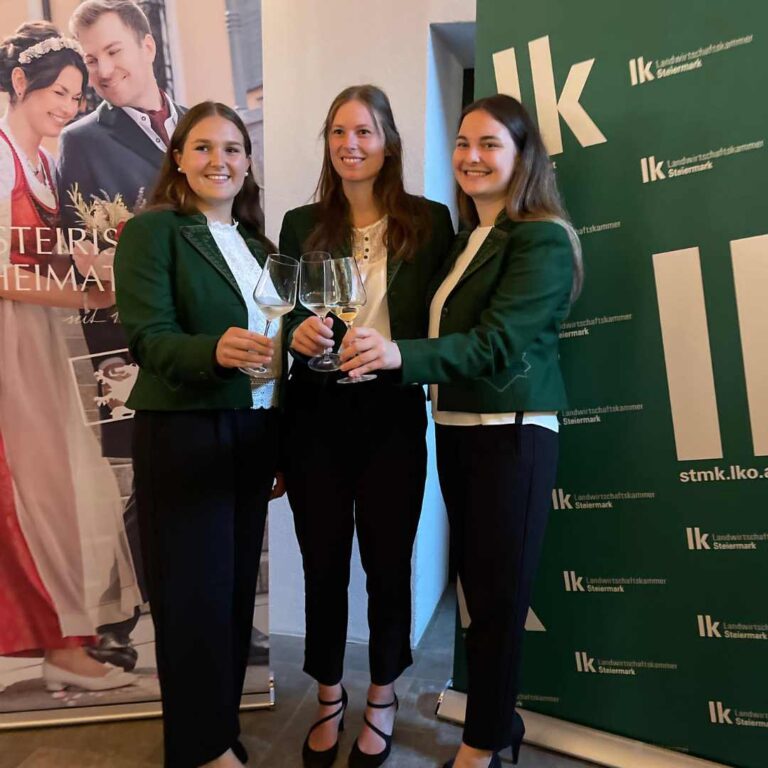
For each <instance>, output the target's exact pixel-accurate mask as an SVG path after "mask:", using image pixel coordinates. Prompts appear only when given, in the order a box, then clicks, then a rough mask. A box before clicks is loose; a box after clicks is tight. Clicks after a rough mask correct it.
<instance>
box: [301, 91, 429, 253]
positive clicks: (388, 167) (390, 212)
mask: <svg viewBox="0 0 768 768" xmlns="http://www.w3.org/2000/svg"><path fill="white" fill-rule="evenodd" d="M348 101H359V102H360V103H361V104H363V105H365V107H366V108H367V109H368V111H369V112H370V113H371V117H372V118H373V121H374V123H375V125H376V127H377V128H378V129H379V130H380V131H381V133H382V135H383V136H384V152H385V158H384V165H383V166H382V168H381V170H380V171H379V174H378V176H377V177H376V181H375V182H374V184H373V194H374V197H375V198H376V200H377V202H378V203H379V205H380V206H381V208H382V210H383V212H384V213H385V214H386V215H387V217H388V219H387V234H386V246H387V249H388V250H389V251H390V253H391V254H392V255H393V257H394V258H395V259H403V260H404V261H411V260H412V259H413V258H414V256H415V255H416V252H417V251H418V249H419V247H420V246H421V245H423V244H424V243H425V242H426V240H427V238H428V237H429V234H430V230H431V217H430V213H429V208H428V207H427V204H426V202H425V201H424V199H423V198H419V197H413V196H411V195H408V194H407V193H406V191H405V186H404V184H403V144H402V141H401V140H400V134H399V133H398V131H397V126H396V125H395V118H394V117H393V115H392V107H391V106H390V103H389V99H388V98H387V95H386V94H385V93H384V91H382V90H381V88H377V87H376V86H375V85H353V86H351V87H349V88H345V89H344V90H343V91H342V92H341V93H340V94H339V95H338V96H337V97H336V98H335V99H334V100H333V102H332V103H331V107H330V109H329V110H328V115H327V116H326V118H325V123H324V124H323V132H322V133H323V141H324V144H325V148H324V152H323V167H322V170H321V171H320V179H319V181H318V182H317V188H316V189H315V200H316V201H317V202H318V204H319V207H320V210H319V215H318V220H317V224H316V225H315V227H314V229H313V230H312V231H311V232H310V234H309V236H308V237H307V241H306V242H305V243H304V248H306V249H307V250H309V251H314V250H322V251H333V250H336V249H338V248H341V247H343V246H344V245H346V244H347V243H349V242H350V240H351V238H352V217H351V212H350V207H349V201H348V200H347V198H346V195H345V194H344V188H343V186H342V181H341V177H340V176H339V174H338V173H336V171H335V169H334V167H333V163H332V162H331V151H330V146H329V142H328V138H329V136H330V132H331V128H332V127H333V121H334V118H335V117H336V113H337V112H338V111H339V108H340V107H342V106H343V105H344V104H346V103H347V102H348Z"/></svg>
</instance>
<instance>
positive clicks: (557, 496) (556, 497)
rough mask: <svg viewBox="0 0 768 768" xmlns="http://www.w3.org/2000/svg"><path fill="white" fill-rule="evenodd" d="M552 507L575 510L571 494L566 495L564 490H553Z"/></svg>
mask: <svg viewBox="0 0 768 768" xmlns="http://www.w3.org/2000/svg"><path fill="white" fill-rule="evenodd" d="M552 507H553V509H573V504H571V494H570V493H564V492H563V489H562V488H553V489H552Z"/></svg>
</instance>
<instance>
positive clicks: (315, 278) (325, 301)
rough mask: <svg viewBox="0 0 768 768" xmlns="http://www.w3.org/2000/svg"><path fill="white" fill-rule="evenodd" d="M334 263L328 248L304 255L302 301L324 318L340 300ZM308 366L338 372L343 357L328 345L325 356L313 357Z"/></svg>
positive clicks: (300, 289) (318, 369)
mask: <svg viewBox="0 0 768 768" xmlns="http://www.w3.org/2000/svg"><path fill="white" fill-rule="evenodd" d="M332 262H333V259H331V254H330V253H326V252H325V251H310V252H309V253H305V254H303V255H302V257H301V278H300V283H299V301H300V302H301V303H302V304H303V305H304V306H305V307H306V308H307V309H308V310H309V311H310V312H313V313H314V314H315V315H317V317H319V318H320V319H321V320H323V319H324V318H325V316H326V315H327V314H328V313H329V312H330V311H331V308H332V307H333V306H334V304H335V303H336V292H337V286H336V279H335V278H336V275H335V273H334V270H333V267H332ZM307 365H308V366H309V367H310V368H311V369H312V370H313V371H321V372H328V371H336V370H338V368H339V356H338V355H337V354H336V353H335V352H331V350H330V348H328V349H326V350H325V351H324V352H323V354H322V355H317V356H315V357H312V358H310V360H309V362H308V363H307Z"/></svg>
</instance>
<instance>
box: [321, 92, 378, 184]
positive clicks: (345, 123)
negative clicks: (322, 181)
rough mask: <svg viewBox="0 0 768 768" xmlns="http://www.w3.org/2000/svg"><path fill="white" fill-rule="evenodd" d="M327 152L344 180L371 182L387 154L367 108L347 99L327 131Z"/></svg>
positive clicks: (349, 182) (349, 181)
mask: <svg viewBox="0 0 768 768" xmlns="http://www.w3.org/2000/svg"><path fill="white" fill-rule="evenodd" d="M327 141H328V153H329V155H330V158H331V164H332V165H333V168H334V170H335V171H336V173H338V174H339V176H340V177H341V180H342V183H343V184H344V185H345V186H346V185H347V184H360V183H368V184H372V183H373V182H374V181H375V180H376V177H377V176H378V175H379V171H380V170H381V168H382V166H383V165H384V160H385V157H386V149H385V141H384V135H383V133H382V131H381V128H379V125H378V122H377V121H376V120H375V119H374V116H373V115H372V114H371V111H370V110H369V109H368V107H367V106H366V105H365V104H363V103H362V102H360V101H355V100H353V101H347V102H346V103H344V104H342V105H341V106H340V107H339V108H338V109H337V110H336V114H335V115H334V116H333V120H332V121H331V127H330V130H329V131H328V137H327Z"/></svg>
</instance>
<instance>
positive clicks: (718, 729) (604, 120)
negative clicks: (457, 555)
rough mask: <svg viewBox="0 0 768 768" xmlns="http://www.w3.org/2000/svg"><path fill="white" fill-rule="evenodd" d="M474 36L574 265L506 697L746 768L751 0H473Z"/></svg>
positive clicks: (763, 447)
mask: <svg viewBox="0 0 768 768" xmlns="http://www.w3.org/2000/svg"><path fill="white" fill-rule="evenodd" d="M477 31H478V34H477V95H478V96H482V95H488V94H490V93H494V92H496V91H503V92H505V93H510V94H512V95H515V96H518V97H519V98H521V99H522V101H523V102H524V103H525V104H526V105H527V106H528V108H529V109H530V111H531V113H532V114H533V115H534V116H535V117H536V119H537V121H538V124H539V127H540V128H541V130H542V133H543V135H544V137H545V141H546V143H547V147H548V149H549V151H550V154H551V155H552V160H553V162H554V163H555V165H556V169H557V174H558V178H559V181H560V185H561V189H562V190H563V193H564V196H565V200H566V204H567V206H568V209H569V211H570V213H571V216H572V218H573V221H574V224H575V226H576V227H577V229H578V232H579V234H580V236H581V239H582V244H583V247H584V256H585V265H586V287H585V291H584V294H583V296H582V298H581V299H580V300H579V301H578V303H577V304H576V305H575V307H574V309H573V312H572V314H571V316H570V317H569V318H568V321H567V322H566V324H565V325H564V327H563V332H562V338H561V354H562V360H563V365H564V369H565V376H566V382H567V384H568V388H569V395H570V402H571V410H570V411H568V412H566V413H564V414H562V421H563V428H562V432H561V436H562V442H561V465H560V472H559V479H558V487H557V488H556V489H555V491H554V493H553V505H552V506H553V509H552V513H551V522H550V527H549V530H548V537H547V544H546V549H545V554H544V558H543V561H542V564H541V568H540V571H539V577H538V581H537V585H536V591H535V595H534V599H533V606H532V607H533V610H534V611H535V616H536V617H537V619H538V620H539V621H540V623H541V625H543V627H542V626H539V627H538V629H539V630H540V631H536V632H528V633H527V636H526V645H525V651H524V655H525V659H524V673H523V686H522V692H521V694H520V705H521V706H523V707H525V708H528V709H531V710H535V711H538V712H542V713H545V714H548V715H552V716H554V717H558V718H562V719H565V720H570V721H573V722H578V723H583V724H585V725H588V726H591V727H594V728H598V729H601V730H605V731H610V732H613V733H616V734H620V735H623V736H627V737H631V738H634V739H639V740H642V741H645V742H648V743H652V744H655V745H658V746H662V747H666V748H669V749H673V750H678V751H682V752H686V753H690V754H691V755H695V756H699V757H704V758H708V759H710V760H716V761H720V762H724V763H727V764H730V765H735V766H740V767H741V768H764V766H765V765H766V754H768V686H766V680H768V600H766V596H765V590H766V576H767V575H768V482H767V481H768V203H767V202H766V201H767V200H768V194H767V193H766V183H768V153H767V152H766V148H765V144H764V142H765V139H766V133H768V4H766V3H765V2H764V0H706V2H701V1H699V2H693V1H692V0H689V1H688V2H682V1H681V0H645V1H644V2H642V3H619V2H616V1H615V0H581V1H580V2H573V0H540V2H538V3H536V4H525V5H524V4H522V3H519V2H509V0H479V2H478V25H477ZM542 629H543V631H541V630H542ZM461 656H462V654H461V653H457V659H458V660H459V663H458V665H457V669H456V677H455V685H456V687H457V688H459V689H462V686H463V685H464V683H465V672H464V669H463V663H462V659H461Z"/></svg>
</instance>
